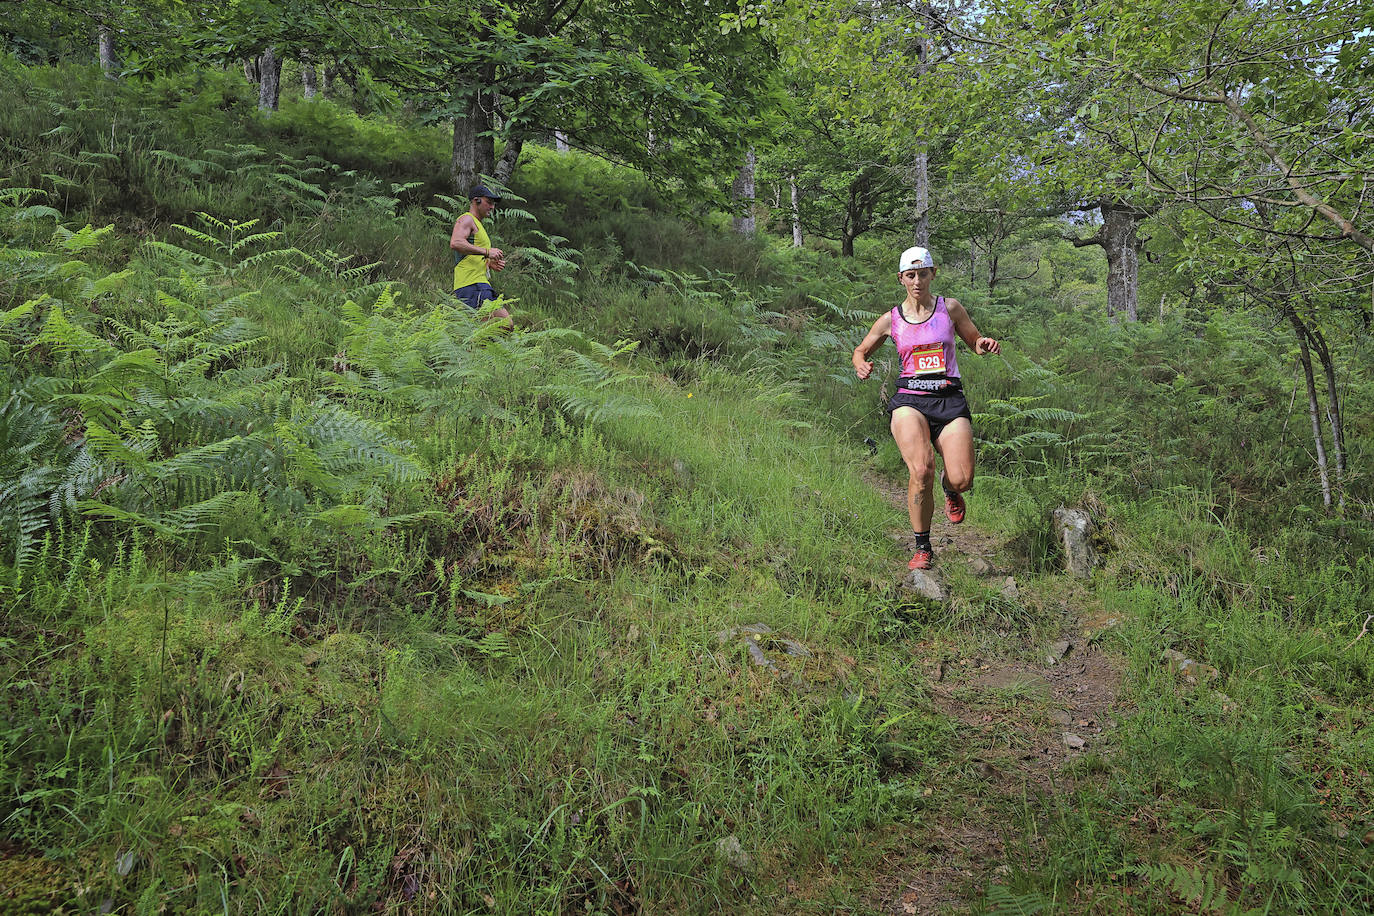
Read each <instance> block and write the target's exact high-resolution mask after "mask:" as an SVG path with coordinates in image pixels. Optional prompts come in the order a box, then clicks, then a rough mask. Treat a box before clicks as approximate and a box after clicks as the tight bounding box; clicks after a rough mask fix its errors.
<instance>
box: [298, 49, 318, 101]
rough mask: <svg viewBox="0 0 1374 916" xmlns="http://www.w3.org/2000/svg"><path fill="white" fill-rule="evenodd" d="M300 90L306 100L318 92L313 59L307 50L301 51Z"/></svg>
mask: <svg viewBox="0 0 1374 916" xmlns="http://www.w3.org/2000/svg"><path fill="white" fill-rule="evenodd" d="M301 90H302V94H303V95H304V96H305V100H306V101H307V102H308V101H310V100H311V99H313V98H314V97H315V96H316V95H317V94H318V93H319V87H318V84H317V83H316V81H315V59H314V58H313V57H311V55H310V52H308V51H302V52H301Z"/></svg>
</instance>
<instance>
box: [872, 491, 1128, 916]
mask: <svg viewBox="0 0 1374 916" xmlns="http://www.w3.org/2000/svg"><path fill="white" fill-rule="evenodd" d="M873 483H874V485H875V486H876V487H877V488H878V489H879V491H880V492H882V493H883V494H884V495H885V496H886V497H887V498H888V499H889V501H890V502H892V503H893V504H894V505H895V506H897V507H899V508H900V510H901V512H902V517H903V518H905V514H906V493H905V489H904V488H903V487H900V486H896V485H893V484H892V483H890V482H886V481H876V480H875V481H873ZM977 513H978V504H977V497H976V496H970V498H969V518H970V522H969V523H965V524H963V525H957V526H956V525H951V524H949V523H948V522H947V521H946V520H945V519H944V517H943V515H944V513H943V511H942V510H941V508H940V507H939V505H937V508H936V513H935V515H936V518H935V522H934V527H933V530H932V540H933V542H934V544H935V550H936V557H937V559H936V565H935V568H934V569H933V570H932V572H933V573H934V574H935V576H936V577H937V578H940V579H942V580H943V579H944V575H943V574H942V571H944V570H948V569H950V568H951V567H952V566H954V564H968V565H969V567H970V568H971V569H972V570H974V571H975V573H976V574H981V575H984V576H996V577H998V579H997V581H1000V580H1001V579H1003V578H1005V576H1006V575H1007V574H1009V573H1010V574H1013V575H1014V574H1016V573H1017V570H1016V569H1014V568H1007V565H1006V563H1005V561H1004V560H1003V558H1002V557H1001V556H1000V555H999V554H1000V548H1001V546H1002V545H1000V544H999V543H998V542H997V541H996V540H995V539H994V538H992V537H991V536H989V535H988V534H987V532H984V531H980V530H979V529H978V528H977V527H975V525H976V519H977ZM910 540H911V538H910V534H907V535H906V536H905V537H904V538H903V540H902V542H901V543H902V546H903V548H904V549H905V551H906V552H905V553H904V554H903V555H902V556H903V559H905V557H907V556H909V555H910V553H911V550H912V549H913V548H912V545H911V543H910ZM980 561H981V562H980ZM1018 587H1019V589H1020V594H1019V597H1018V598H1017V599H1016V600H1018V601H1021V602H1025V603H1036V602H1037V599H1038V598H1039V597H1040V596H1037V595H1036V594H1035V592H1034V591H1033V590H1028V589H1027V588H1026V586H1025V585H1024V584H1023V583H1022V582H1021V581H1020V578H1019V577H1018ZM1084 632H1085V624H1084V622H1083V621H1082V620H1081V619H1080V612H1077V611H1075V610H1074V609H1073V608H1072V607H1070V606H1069V605H1067V604H1066V611H1065V619H1064V621H1063V627H1062V633H1061V635H1060V636H1059V637H1058V639H1049V640H1044V644H1043V645H1042V644H1041V640H1036V641H1035V642H1034V643H1033V644H1028V645H1026V646H1025V650H1026V651H1024V652H1020V653H1018V654H1017V657H1013V658H1004V657H996V658H981V657H978V656H977V655H971V654H969V653H968V652H967V651H962V652H960V654H959V656H958V657H955V658H950V657H949V655H950V650H949V647H948V646H944V647H940V646H935V645H928V644H924V643H923V644H921V645H919V646H917V647H916V650H917V652H918V653H922V654H924V655H925V667H926V670H927V671H928V673H929V677H930V688H929V689H930V697H931V700H932V702H933V704H934V705H935V707H936V708H937V709H938V710H939V711H940V712H941V713H943V714H944V715H946V716H948V717H949V718H950V719H951V720H952V721H953V722H954V723H955V724H956V736H955V738H954V741H953V747H954V756H955V761H954V764H953V766H951V767H949V768H948V769H946V770H945V771H944V772H943V773H941V774H939V775H938V776H936V777H935V778H936V779H937V780H940V783H939V784H937V785H936V786H935V787H934V791H933V792H932V794H931V797H930V802H931V804H930V807H928V808H927V809H926V810H925V811H923V812H922V816H921V820H920V823H921V824H922V825H923V826H922V827H920V828H918V829H917V831H916V833H915V834H914V836H911V837H910V838H909V841H908V840H907V838H906V837H904V838H903V840H904V841H903V842H901V843H900V844H894V847H893V850H892V854H891V855H890V856H889V858H888V860H887V862H886V864H885V867H884V868H883V870H882V871H883V877H882V878H881V879H880V880H879V881H877V882H875V885H874V892H873V895H872V898H871V900H870V902H871V904H872V905H873V907H874V909H875V910H877V911H879V912H884V913H893V914H903V916H912V914H915V916H927V914H930V916H934V914H948V913H962V912H967V911H968V910H969V909H970V908H971V906H972V901H974V900H977V899H979V898H981V897H982V896H983V894H984V893H985V891H986V888H987V887H988V886H989V885H991V884H995V883H997V882H998V881H999V880H1000V879H1001V878H1002V876H1004V875H1006V874H1008V873H1009V872H1010V863H1011V862H1012V861H1013V859H1014V858H1019V857H1021V856H1023V855H1024V853H1025V851H1026V848H1027V846H1028V845H1034V844H1035V843H1037V842H1039V841H1038V840H1034V839H1028V838H1027V837H1025V836H1024V835H1023V832H1024V831H1023V826H1022V823H1023V821H1022V815H1023V813H1024V811H1025V810H1026V809H1027V807H1028V806H1029V807H1031V808H1036V807H1038V804H1039V800H1041V799H1045V798H1048V797H1049V796H1050V795H1051V793H1053V792H1055V791H1056V786H1058V787H1063V786H1065V785H1066V784H1067V783H1071V782H1072V780H1073V779H1075V778H1083V777H1080V776H1077V775H1075V774H1076V772H1077V771H1079V770H1082V769H1083V768H1070V767H1068V766H1067V765H1068V764H1070V763H1071V762H1072V761H1073V760H1074V759H1075V758H1078V757H1081V756H1083V755H1084V754H1091V753H1094V752H1095V751H1096V748H1095V745H1098V744H1099V742H1101V741H1102V739H1103V738H1104V737H1105V736H1106V735H1107V734H1108V733H1109V732H1110V730H1111V729H1112V728H1113V727H1115V724H1116V715H1117V712H1116V709H1117V699H1118V695H1119V693H1120V690H1121V683H1122V674H1121V672H1122V663H1121V662H1120V661H1119V660H1118V659H1116V658H1113V657H1111V656H1109V655H1107V654H1105V653H1103V652H1102V651H1101V650H1100V649H1099V647H1098V646H1097V645H1096V644H1095V643H1094V642H1093V641H1091V640H1089V639H1087V638H1085V637H1084ZM1089 778H1090V777H1089Z"/></svg>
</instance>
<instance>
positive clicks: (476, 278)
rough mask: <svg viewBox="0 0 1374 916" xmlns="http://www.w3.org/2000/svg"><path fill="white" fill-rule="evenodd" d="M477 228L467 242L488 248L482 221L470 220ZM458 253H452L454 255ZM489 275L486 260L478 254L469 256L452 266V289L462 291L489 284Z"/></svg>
mask: <svg viewBox="0 0 1374 916" xmlns="http://www.w3.org/2000/svg"><path fill="white" fill-rule="evenodd" d="M472 221H473V223H474V224H475V225H476V226H477V231H476V232H474V233H473V234H472V235H471V236H469V237H468V241H469V242H471V243H472V244H474V245H476V246H477V247H478V248H490V247H491V239H489V238H488V237H487V230H486V229H484V228H482V221H481V220H480V219H478V218H477V217H475V216H474V217H473V218H472ZM457 253H458V252H456V251H455V252H454V254H455V255H456V254H457ZM490 277H491V273H490V272H489V271H488V270H487V259H486V258H484V257H482V256H481V255H480V254H470V255H468V256H467V257H465V258H462V259H461V260H459V261H458V263H456V264H454V265H453V288H454V289H462V288H463V287H464V286H471V285H472V284H474V283H489V282H490Z"/></svg>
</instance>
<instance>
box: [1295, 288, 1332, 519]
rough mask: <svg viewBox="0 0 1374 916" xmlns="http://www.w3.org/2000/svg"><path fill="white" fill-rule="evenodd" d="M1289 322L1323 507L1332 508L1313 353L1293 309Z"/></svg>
mask: <svg viewBox="0 0 1374 916" xmlns="http://www.w3.org/2000/svg"><path fill="white" fill-rule="evenodd" d="M1288 322H1289V323H1290V324H1291V325H1292V326H1293V333H1294V334H1296V335H1297V337H1298V357H1299V359H1300V361H1301V363H1302V374H1303V379H1304V381H1306V382H1307V412H1308V414H1309V415H1310V416H1311V418H1312V441H1313V443H1314V444H1315V445H1316V447H1317V476H1318V477H1319V478H1320V480H1321V485H1322V505H1323V506H1326V507H1327V508H1328V509H1329V508H1331V477H1330V474H1329V473H1328V470H1327V464H1326V443H1325V442H1323V441H1322V421H1321V404H1320V403H1318V401H1317V382H1316V379H1315V378H1314V377H1313V375H1312V353H1311V351H1310V350H1309V349H1308V346H1307V327H1306V326H1305V325H1304V324H1303V323H1302V319H1300V318H1299V317H1298V316H1297V313H1296V312H1294V311H1293V310H1292V309H1289V310H1288Z"/></svg>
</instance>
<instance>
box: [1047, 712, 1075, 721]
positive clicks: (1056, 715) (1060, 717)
mask: <svg viewBox="0 0 1374 916" xmlns="http://www.w3.org/2000/svg"><path fill="white" fill-rule="evenodd" d="M1050 721H1051V722H1053V723H1054V724H1055V725H1072V724H1073V716H1072V715H1070V714H1069V711H1068V710H1067V709H1051V710H1050Z"/></svg>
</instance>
